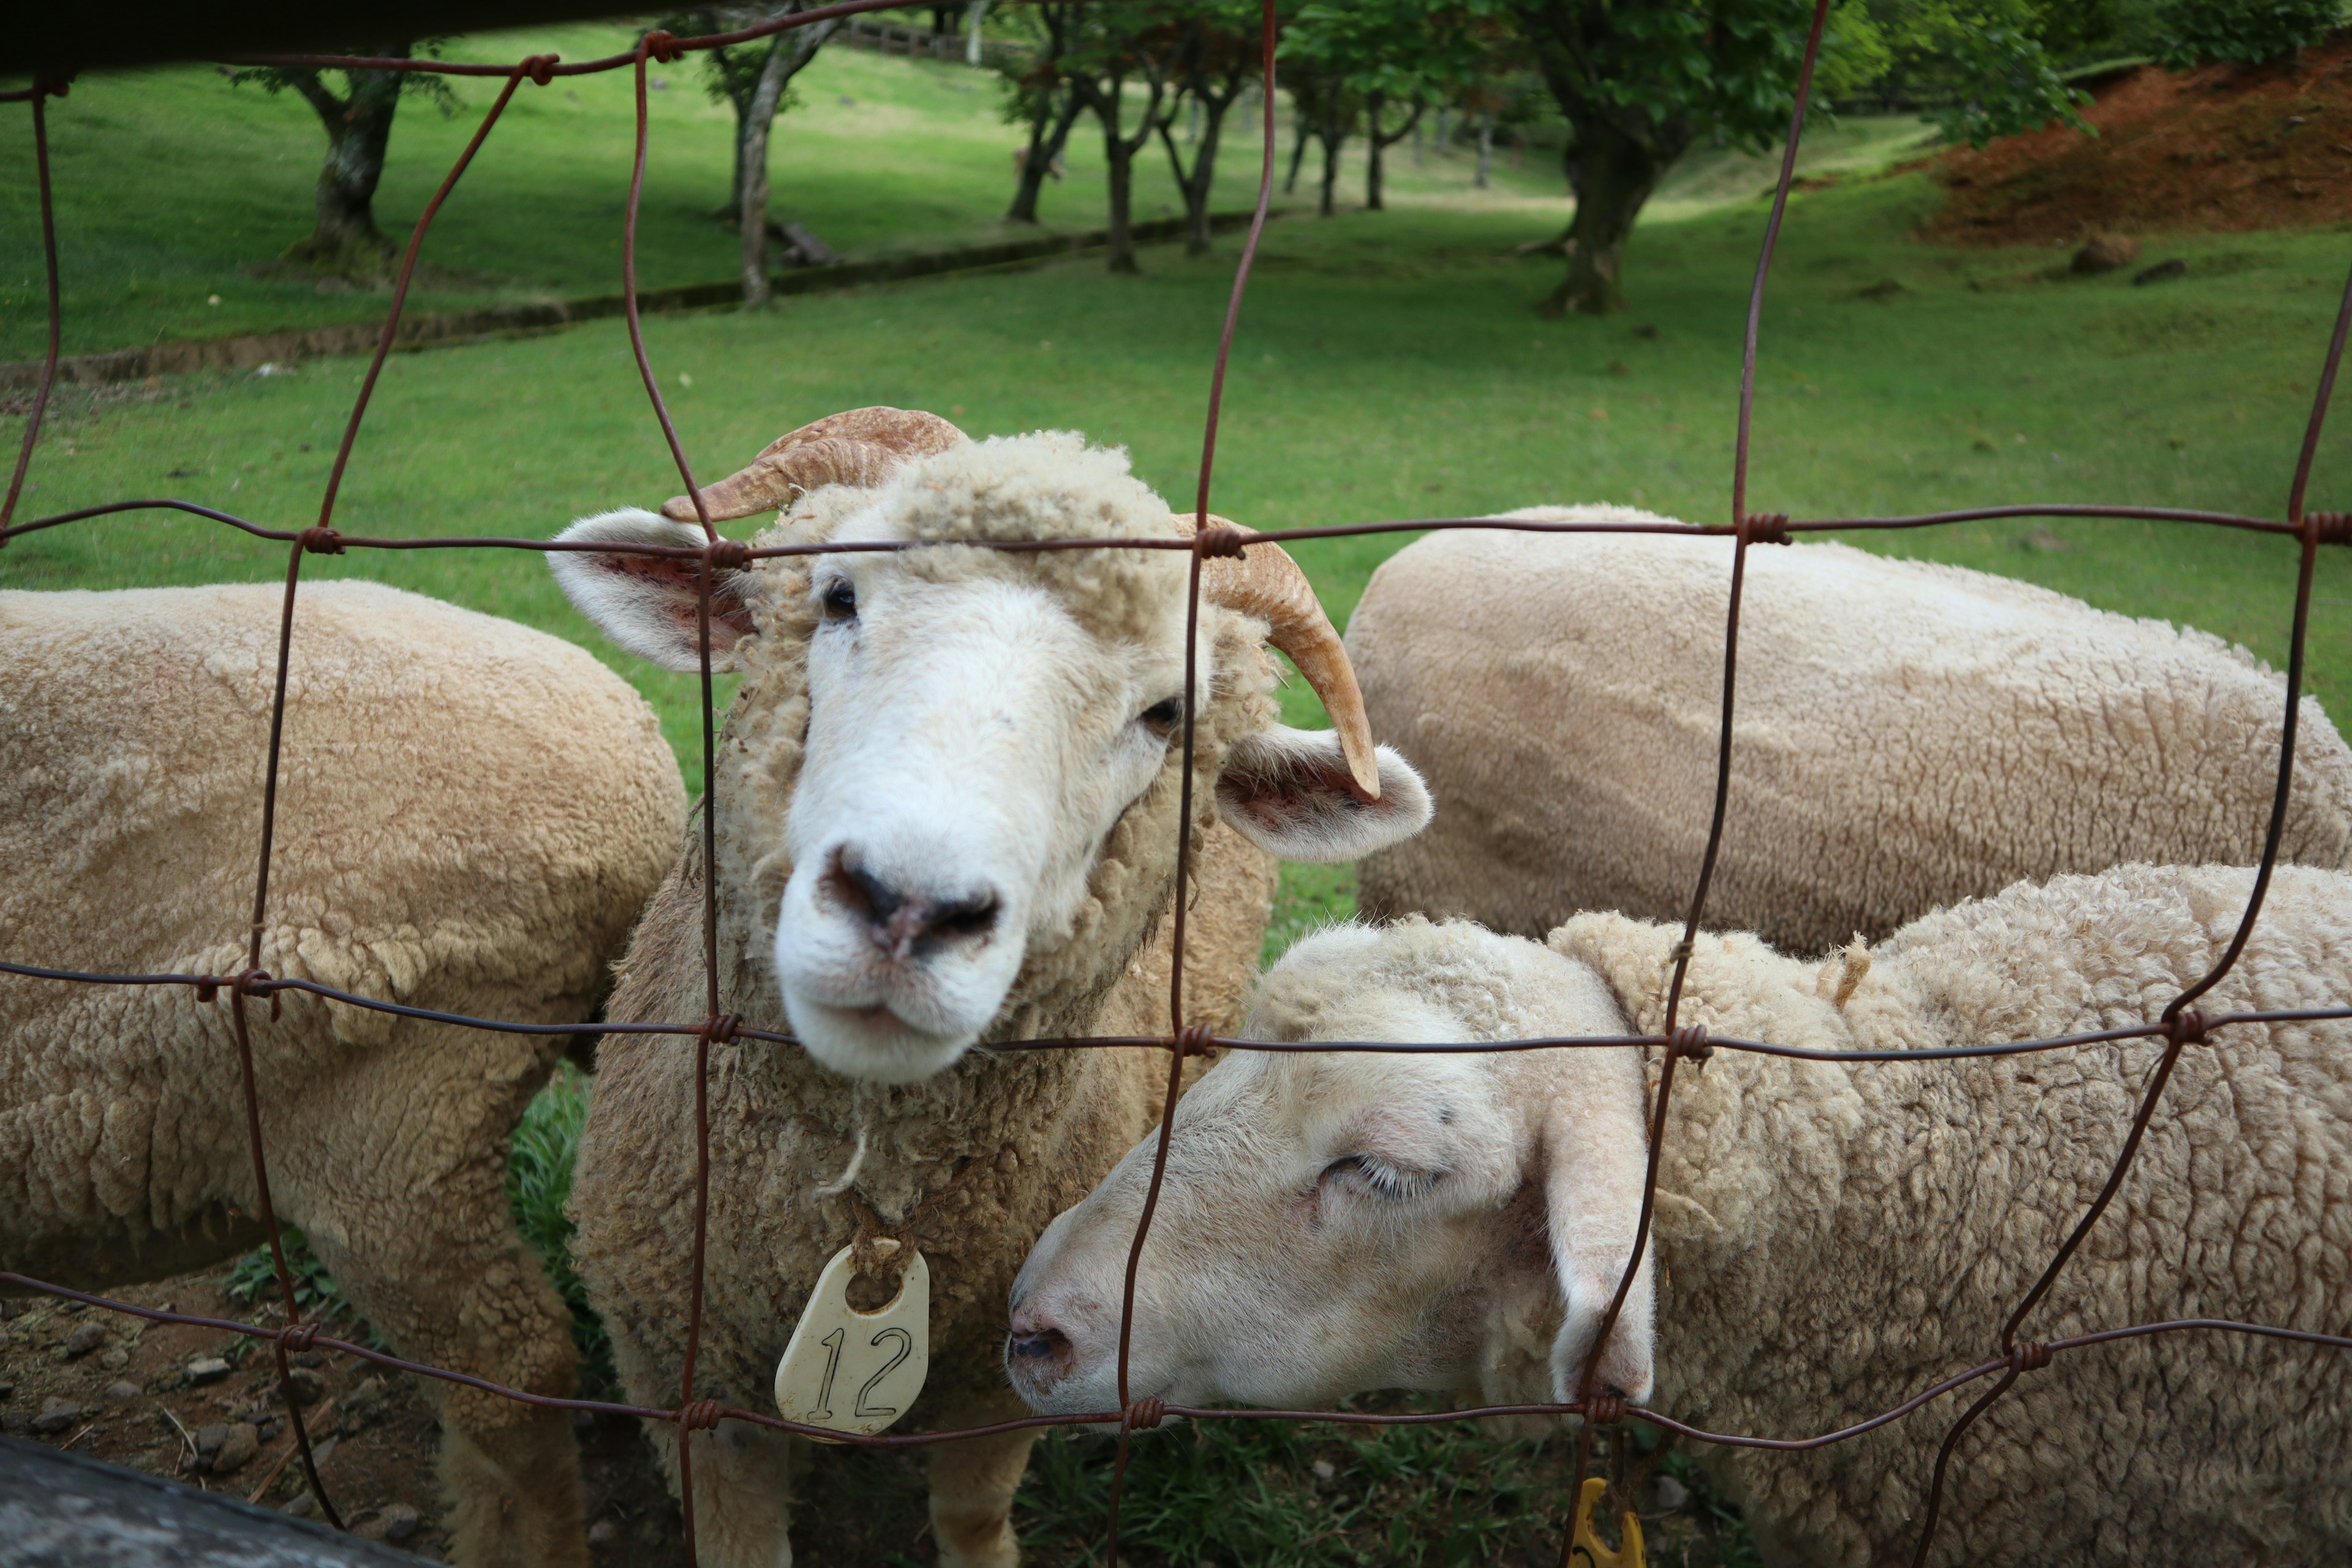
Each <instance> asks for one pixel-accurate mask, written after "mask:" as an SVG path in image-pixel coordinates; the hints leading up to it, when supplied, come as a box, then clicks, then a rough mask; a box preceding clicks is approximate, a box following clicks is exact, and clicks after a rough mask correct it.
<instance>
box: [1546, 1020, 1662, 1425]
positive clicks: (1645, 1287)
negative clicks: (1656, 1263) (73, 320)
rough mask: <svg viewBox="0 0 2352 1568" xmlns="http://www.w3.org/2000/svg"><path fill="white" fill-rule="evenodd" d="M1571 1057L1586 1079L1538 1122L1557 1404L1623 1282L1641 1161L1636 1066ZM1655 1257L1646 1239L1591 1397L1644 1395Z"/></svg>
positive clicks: (1633, 1061) (1644, 1156) (1577, 1076)
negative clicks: (1554, 1290) (1555, 1309)
mask: <svg viewBox="0 0 2352 1568" xmlns="http://www.w3.org/2000/svg"><path fill="white" fill-rule="evenodd" d="M1573 1054H1574V1055H1576V1056H1578V1057H1580V1058H1585V1059H1584V1060H1582V1061H1580V1062H1579V1063H1577V1064H1575V1066H1576V1067H1577V1068H1583V1069H1586V1070H1578V1071H1570V1072H1568V1073H1566V1074H1564V1075H1563V1082H1562V1084H1561V1088H1560V1091H1559V1098H1558V1100H1556V1101H1555V1102H1554V1103H1553V1105H1552V1106H1551V1107H1550V1108H1549V1110H1548V1111H1547V1112H1546V1115H1545V1118H1544V1173H1543V1175H1544V1207H1545V1213H1546V1216H1547V1217H1546V1221H1545V1228H1546V1230H1547V1231H1548V1232H1549V1236H1550V1239H1551V1259H1552V1269H1553V1273H1554V1277H1555V1278H1556V1279H1558V1280H1559V1292H1560V1300H1561V1303H1562V1309H1563V1310H1562V1311H1561V1313H1560V1326H1559V1333H1558V1334H1557V1335H1556V1336H1555V1337H1554V1338H1553V1340H1552V1347H1551V1382H1552V1397H1553V1398H1555V1399H1557V1400H1559V1401H1560V1402H1561V1403H1563V1404H1566V1403H1569V1402H1570V1401H1572V1400H1575V1399H1577V1398H1578V1397H1580V1389H1579V1388H1578V1386H1577V1385H1578V1384H1579V1382H1580V1379H1581V1378H1582V1376H1583V1373H1584V1362H1585V1358H1586V1357H1587V1356H1589V1355H1591V1353H1592V1335H1593V1332H1594V1331H1595V1330H1597V1329H1598V1328H1599V1327H1600V1326H1601V1315H1602V1314H1603V1313H1604V1312H1606V1311H1607V1310H1609V1302H1610V1300H1611V1299H1612V1298H1613V1297H1614V1296H1615V1295H1616V1293H1617V1282H1618V1280H1619V1279H1622V1278H1623V1276H1624V1272H1625V1258H1626V1256H1627V1255H1628V1254H1629V1253H1631V1252H1632V1251H1633V1231H1634V1227H1635V1226H1637V1225H1638V1224H1639V1223H1640V1220H1641V1213H1642V1184H1643V1180H1644V1178H1645V1176H1646V1174H1647V1167H1648V1158H1649V1130H1648V1127H1647V1126H1646V1125H1645V1123H1644V1121H1643V1110H1642V1107H1643V1091H1642V1083H1641V1077H1640V1075H1641V1070H1642V1069H1641V1063H1640V1061H1639V1059H1638V1058H1636V1057H1635V1056H1634V1054H1633V1051H1632V1050H1630V1049H1628V1050H1625V1051H1622V1052H1620V1051H1614V1050H1609V1051H1592V1052H1576V1053H1573ZM1656 1256H1657V1236H1656V1233H1655V1231H1653V1232H1652V1235H1651V1237H1650V1245H1649V1246H1648V1247H1646V1248H1644V1249H1643V1254H1642V1267H1641V1268H1640V1269H1638V1270H1637V1271H1636V1272H1635V1273H1634V1276H1633V1289H1630V1290H1628V1291H1627V1292H1626V1293H1625V1304H1624V1306H1623V1307H1622V1309H1620V1310H1619V1311H1618V1314H1617V1321H1616V1323H1615V1324H1614V1325H1613V1326H1612V1328H1611V1329H1610V1331H1609V1341H1608V1343H1607V1345H1606V1346H1604V1347H1603V1349H1602V1350H1601V1363H1600V1365H1599V1366H1598V1367H1597V1368H1595V1370H1594V1380H1595V1382H1596V1383H1597V1384H1598V1386H1597V1387H1596V1388H1594V1389H1593V1390H1592V1392H1594V1393H1596V1394H1600V1393H1605V1392H1608V1391H1609V1390H1612V1389H1614V1390H1615V1391H1616V1392H1618V1393H1620V1394H1623V1395H1624V1396H1625V1397H1626V1398H1627V1399H1629V1400H1632V1401H1633V1403H1635V1404H1640V1403H1642V1402H1643V1401H1644V1400H1646V1399H1648V1398H1649V1396H1650V1394H1651V1390H1652V1385H1653V1383H1654V1363H1653V1339H1654V1324H1655V1322H1656V1314H1657V1293H1656V1287H1655V1283H1654V1274H1655V1271H1654V1268H1653V1267H1652V1264H1653V1260H1654V1258H1656Z"/></svg>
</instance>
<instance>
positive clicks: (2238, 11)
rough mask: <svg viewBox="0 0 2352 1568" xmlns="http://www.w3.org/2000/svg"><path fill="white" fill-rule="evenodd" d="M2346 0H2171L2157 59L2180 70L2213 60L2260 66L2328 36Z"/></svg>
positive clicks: (2163, 12)
mask: <svg viewBox="0 0 2352 1568" xmlns="http://www.w3.org/2000/svg"><path fill="white" fill-rule="evenodd" d="M2343 20H2344V6H2343V4H2342V0H2168V3H2166V4H2163V5H2159V6H2158V8H2157V13H2156V17H2155V23H2156V31H2157V53H2158V58H2159V59H2161V60H2162V61H2163V62H2164V63H2165V64H2166V65H2168V66H2170V67H2172V68H2175V69H2176V70H2178V69H2185V68H2188V67H2189V66H2197V65H2203V64H2205V63H2206V62H2207V61H2209V60H2235V61H2237V62H2238V63H2239V64H2241V65H2250V66H2252V65H2262V64H2264V63H2266V62H2268V61H2271V60H2274V59H2277V58H2279V57H2281V56H2282V55H2291V54H2293V53H2294V52H2295V51H2296V50H2297V49H2300V48H2303V47H2305V46H2307V45H2310V44H2315V43H2317V42H2318V41H2319V40H2320V39H2322V38H2324V37H2326V36H2327V34H2328V32H2329V30H2330V29H2332V28H2334V27H2336V26H2338V25H2340V24H2341V23H2342V22H2343Z"/></svg>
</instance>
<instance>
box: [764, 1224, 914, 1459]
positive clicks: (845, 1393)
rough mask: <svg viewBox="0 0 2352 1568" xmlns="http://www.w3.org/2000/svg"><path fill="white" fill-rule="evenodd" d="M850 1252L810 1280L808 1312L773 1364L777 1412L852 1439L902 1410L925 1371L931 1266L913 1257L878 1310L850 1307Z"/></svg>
mask: <svg viewBox="0 0 2352 1568" xmlns="http://www.w3.org/2000/svg"><path fill="white" fill-rule="evenodd" d="M849 1250H850V1249H849V1248H848V1247H843V1248H842V1249H841V1250H840V1251H839V1252H836V1253H835V1254H834V1255H833V1261H832V1262H830V1263H828V1264H826V1265H825V1266H824V1273H822V1274H820V1275H818V1276H817V1277H816V1289H814V1290H812V1291H810V1292H809V1301H808V1307H807V1310H804V1311H803V1312H802V1313H801V1321H800V1326H799V1327H797V1328H795V1329H794V1330H793V1339H792V1343H790V1344H788V1345H786V1346H785V1347H784V1359H783V1360H782V1361H780V1362H778V1363H776V1409H777V1411H778V1412H779V1413H780V1414H781V1415H782V1416H783V1417H784V1419H785V1420H787V1421H804V1422H806V1423H808V1424H809V1425H810V1426H825V1427H830V1428H831V1429H832V1430H834V1431H835V1432H846V1433H850V1434H852V1435H854V1436H861V1437H866V1436H873V1435H874V1434H875V1433H877V1432H879V1431H881V1430H882V1429H883V1428H885V1427H887V1426H889V1425H890V1424H891V1423H892V1422H894V1421H896V1420H898V1417H899V1416H901V1415H905V1414H906V1413H907V1407H908V1405H912V1404H914V1403H915V1396H916V1395H917V1394H920V1393H922V1391H923V1378H924V1377H925V1375H926V1374H927V1373H929V1371H930V1369H931V1268H930V1265H929V1264H928V1263H926V1262H925V1261H924V1260H923V1255H922V1254H921V1253H917V1254H916V1255H915V1256H914V1258H913V1259H912V1260H911V1261H910V1262H909V1263H908V1265H907V1274H906V1278H905V1279H903V1280H901V1281H900V1282H899V1286H898V1298H897V1300H893V1301H892V1302H891V1303H890V1304H889V1305H888V1306H887V1307H885V1308H883V1309H882V1310H880V1311H878V1312H861V1311H859V1310H857V1309H856V1308H855V1307H853V1306H851V1305H850V1304H849V1280H850V1276H851V1272H852V1270H851V1268H850V1258H849Z"/></svg>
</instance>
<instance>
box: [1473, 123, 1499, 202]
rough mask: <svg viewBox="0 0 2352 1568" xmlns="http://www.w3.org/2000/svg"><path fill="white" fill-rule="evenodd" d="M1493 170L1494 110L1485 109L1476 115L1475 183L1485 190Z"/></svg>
mask: <svg viewBox="0 0 2352 1568" xmlns="http://www.w3.org/2000/svg"><path fill="white" fill-rule="evenodd" d="M1494 172H1495V111H1494V110H1491V109H1490V110H1486V113H1484V114H1482V115H1480V116H1479V117H1478V178H1477V185H1478V188H1479V189H1480V190H1482V191H1483V190H1485V189H1486V185H1487V182H1488V181H1489V179H1490V178H1491V177H1492V176H1493V174H1494Z"/></svg>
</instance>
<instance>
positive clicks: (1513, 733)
mask: <svg viewBox="0 0 2352 1568" xmlns="http://www.w3.org/2000/svg"><path fill="white" fill-rule="evenodd" d="M1508 515H1509V516H1512V517H1520V518H1533V519H1538V520H1544V521H1616V522H1643V521H1649V522H1656V521H1664V520H1662V519H1659V518H1656V517H1654V516H1653V515H1652V514H1650V513H1648V512H1643V511H1636V510H1631V509H1628V508H1622V507H1599V506H1594V507H1532V508H1529V509H1528V510H1526V511H1522V512H1513V513H1510V514H1508ZM1731 550H1732V546H1731V542H1729V541H1728V540H1725V539H1701V538H1688V537H1683V538H1676V537H1661V536H1658V535H1629V534H1590V533H1588V534H1539V533H1513V532H1493V531H1483V530H1465V531H1455V532H1446V533H1439V534H1433V535H1431V536H1430V537H1428V538H1425V539H1423V540H1420V541H1418V542H1414V543H1413V544H1412V545H1410V546H1408V547H1407V548H1405V549H1404V550H1402V551H1400V552H1397V554H1396V555H1395V556H1394V557H1392V558H1391V560H1390V561H1389V562H1388V563H1386V564H1384V565H1382V566H1381V569H1380V570H1379V571H1378V572H1377V573H1375V574H1373V577H1372V581H1371V584H1370V587H1369V588H1367V589H1366V590H1365V594H1364V598H1363V602H1362V603H1361V604H1360V605H1359V606H1358V607H1357V609H1356V612H1355V615H1354V616H1353V617H1352V618H1351V619H1350V621H1349V626H1348V649H1349V654H1350V656H1351V657H1352V658H1353V659H1354V661H1355V666H1356V668H1357V671H1358V673H1359V676H1360V679H1361V680H1362V682H1363V690H1364V699H1365V703H1366V706H1367V708H1368V710H1369V711H1370V714H1371V719H1372V722H1373V723H1374V724H1375V725H1376V726H1378V727H1379V728H1380V729H1381V732H1382V733H1383V734H1386V735H1389V736H1391V737H1392V738H1393V739H1395V740H1396V741H1397V742H1398V743H1399V744H1401V745H1403V746H1405V747H1406V748H1407V749H1408V750H1410V751H1411V752H1412V755H1413V756H1414V757H1415V758H1416V759H1418V760H1419V761H1420V762H1421V763H1422V765H1423V770H1424V776H1425V777H1426V778H1427V780H1428V782H1429V787H1430V790H1431V793H1432V794H1433V795H1435V796H1436V798H1437V801H1438V805H1439V806H1440V810H1439V812H1438V815H1437V818H1436V820H1435V821H1434V822H1433V824H1432V825H1431V826H1430V829H1429V831H1428V832H1426V833H1423V834H1422V835H1420V836H1419V837H1415V838H1414V839H1412V841H1410V842H1409V843H1406V844H1402V845H1400V846H1398V847H1395V848H1393V849H1390V850H1387V851H1385V852H1383V853H1381V854H1379V855H1375V856H1373V857H1371V858H1369V859H1367V860H1366V861H1365V862H1364V864H1363V866H1362V867H1361V868H1360V871H1359V883H1358V885H1359V889H1360V905H1361V908H1362V910H1363V911H1364V913H1365V914H1366V915H1367V916H1368V917H1374V918H1378V917H1384V916H1391V915H1398V914H1404V913H1408V912H1412V913H1420V914H1426V915H1429V916H1431V917H1433V918H1443V917H1447V916H1463V917H1466V918H1468V919H1472V920H1475V921H1479V922H1481V923H1482V924H1485V925H1488V926H1491V927H1493V928H1495V929H1496V930H1498V931H1514V932H1517V934H1519V935H1521V936H1529V937H1540V936H1542V935H1543V934H1544V932H1546V931H1549V930H1550V929H1551V928H1552V927H1553V926H1554V925H1556V924H1558V923H1559V921H1563V920H1565V919H1567V918H1568V916H1569V915H1570V913H1572V912H1574V911H1575V910H1582V909H1601V910H1605V909H1616V910H1624V911H1625V912H1626V913H1628V914H1633V915H1639V916H1643V917H1644V918H1647V919H1654V920H1668V919H1680V918H1681V917H1682V915H1683V914H1684V912H1685V910H1687V909H1688V908H1689V905H1690V897H1691V889H1692V888H1693V886H1694V885H1695V884H1696V881H1697V878H1698V866H1699V858H1700V854H1701V851H1702V849H1703V847H1704V846H1705V844H1706V832H1707V823H1708V817H1709V813H1710V811H1711V809H1712V805H1713V801H1714V794H1715V773H1716V750H1717V726H1718V725H1719V723H1720V717H1719V715H1720V704H1721V699H1722V688H1723V632H1724V603H1725V597H1726V594H1727V589H1728V587H1729V584H1730V571H1731ZM2279 607H2280V610H2281V613H2282V614H2284V609H2285V591H2284V587H2282V589H2281V595H2280V604H2279ZM1739 650H1740V658H1739V687H1738V707H1737V714H1736V716H1737V726H1738V727H1737V731H1736V739H1735V742H1734V744H1733V748H1732V764H1731V766H1732V774H1731V794H1730V802H1729V814H1728V816H1727V819H1726V826H1725V828H1724V837H1723V851H1722V859H1721V862H1720V863H1719V865H1718V866H1717V870H1716V874H1715V882H1714V888H1713V891H1712V892H1711V894H1710V896H1709V899H1708V902H1707V914H1708V917H1709V919H1711V920H1714V921H1719V922H1720V923H1721V924H1723V925H1724V926H1727V927H1729V928H1732V929H1738V930H1752V931H1756V932H1758V933H1759V935H1761V936H1763V937H1764V938H1765V939H1766V940H1767V941H1769V942H1773V943H1775V944H1776V945H1778V946H1780V947H1782V948H1786V949H1788V950H1790V951H1792V952H1825V951H1827V950H1828V949H1829V948H1830V947H1832V946H1833V945H1835V944H1837V943H1840V942H1845V941H1847V940H1848V939H1849V938H1850V937H1851V936H1853V934H1854V933H1856V932H1860V933H1861V934H1863V935H1864V936H1865V937H1868V938H1871V939H1876V938H1877V937H1880V936H1883V935H1885V933H1886V932H1888V931H1893V930H1894V929H1895V927H1897V926H1899V925H1901V924H1903V923H1904V922H1905V921H1911V920H1916V919H1917V918H1918V917H1919V916H1921V915H1923V914H1925V913H1927V911H1928V910H1931V909H1936V908H1939V907H1941V906H1943V905H1946V904H1949V903H1951V902H1953V901H1955V900H1959V899H1963V898H1970V897H1976V896H1979V895H1983V894H1987V893H1992V892H1996V891H1998V890H1999V889H2002V888H2005V887H2007V886H2008V885H2009V884H2010V883H2011V882H2013V881H2016V880H2019V879H2041V878H2046V877H2052V876H2055V875H2058V874H2059V873H2061V872H2067V871H2097V870H2104V869H2105V868H2107V867H2109V866H2114V865H2119V864H2122V863H2123V862H2125V861H2128V860H2145V861H2148V862H2151V863H2154V864H2159V865H2200V864H2203V863H2206V862H2208V861H2212V862H2220V863H2222V864H2229V865H2246V864H2251V863H2252V861H2253V860H2254V859H2255V858H2258V856H2259V855H2260V853H2261V848H2262V840H2263V827H2264V825H2265V824H2266V823H2267V822H2268V820H2269V816H2270V808H2271V797H2272V792H2273V785H2274V781H2275V773H2274V771H2273V770H2274V768H2275V758H2276V757H2277V755H2278V742H2279V730H2280V724H2281V721H2282V719H2283V718H2284V712H2285V708H2286V692H2285V684H2284V681H2283V680H2282V679H2280V678H2279V677H2278V676H2277V675H2276V674H2275V673H2273V671H2271V670H2269V669H2266V668H2263V666H2262V665H2261V664H2259V663H2257V662H2256V661H2255V660H2254V659H2253V658H2252V657H2251V656H2249V655H2248V654H2247V653H2246V652H2245V651H2244V650H2243V649H2242V648H2234V647H2229V646H2227V645H2225V644H2223V643H2222V642H2221V641H2220V640H2219V639H2218V638H2215V637H2210V636H2209V635H2207V634H2205V633H2203V632H2199V631H2192V630H2186V629H2176V628H2174V627H2172V626H2167V625H2165V624H2163V623H2161V622H2158V621H2145V620H2133V619H2130V618H2128V617H2126V616H2116V615H2110V614H2107V613H2106V612H2105V611H2100V610H2094V609H2092V608H2090V607H2089V606H2088V605H2084V604H2083V603H2082V602H2081V601H2079V600H2075V599H2070V598H2067V597H2065V596H2064V595H2059V594H2053V593H2051V592H2049V591H2048V590H2046V589H2042V588H2036V587H2032V586H2029V585H2027V584H2022V583H2015V582H2011V581H2008V580H2006V579H2003V578H2000V577H1993V576H1989V575H1987V574H1983V573H1979V572H1969V571H1964V570H1961V569H1960V568H1958V567H1952V566H1937V565H1930V564H1927V563H1923V562H1916V561H1895V560H1888V559H1885V558H1884V557H1881V556H1875V555H1870V554H1866V553H1864V552H1861V551H1858V550H1853V549H1850V548H1848V547H1846V546H1844V545H1839V544H1797V545H1792V546H1787V547H1780V546H1756V547H1751V548H1750V549H1749V550H1748V582H1747V589H1746V593H1745V595H1744V598H1743V604H1742V609H1741V613H1740V641H1739ZM2299 729H2300V738H2299V740H2298V741H2297V743H2296V748H2295V751H2296V756H2295V776H2294V784H2295V787H2294V797H2293V801H2292V804H2291V808H2290V810H2289V812H2288V815H2287V822H2286V833H2285V838H2284V846H2283V849H2282V853H2283V855H2284V858H2286V859H2289V860H2294V861H2299V862H2301V863H2303V864H2305V865H2316V866H2331V867H2344V866H2346V865H2347V863H2352V750H2347V747H2346V746H2345V743H2344V742H2343V741H2342V740H2340V739H2339V738H2338V737H2337V735H2336V730H2335V727H2334V726H2333V725H2331V724H2330V723H2329V722H2328V721H2327V718H2326V714H2324V713H2322V712H2321V711H2320V708H2319V704H2318V703H2317V702H2316V701H2315V700H2311V699H2309V698H2305V700H2304V702H2303V708H2302V720H2301V723H2300V725H2299Z"/></svg>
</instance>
